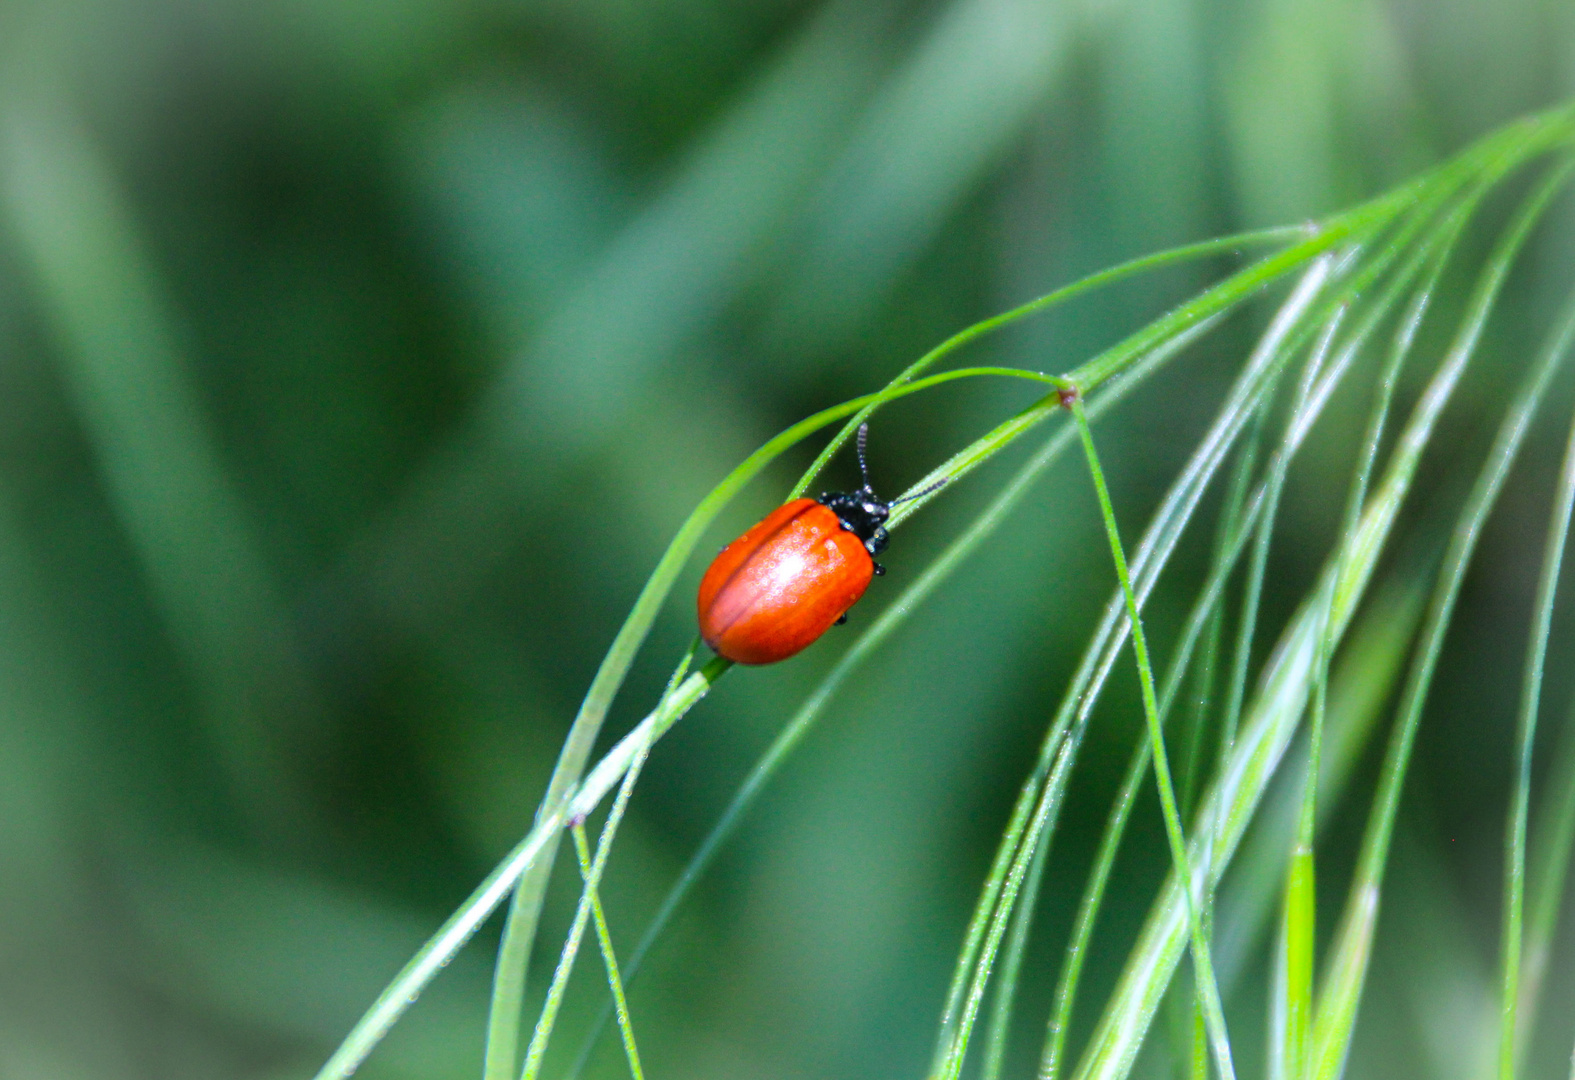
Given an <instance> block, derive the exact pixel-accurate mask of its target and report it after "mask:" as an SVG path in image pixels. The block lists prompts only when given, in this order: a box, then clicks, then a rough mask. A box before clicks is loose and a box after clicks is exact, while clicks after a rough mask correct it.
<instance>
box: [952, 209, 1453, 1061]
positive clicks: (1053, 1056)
mask: <svg viewBox="0 0 1575 1080" xmlns="http://www.w3.org/2000/svg"><path fill="white" fill-rule="evenodd" d="M1453 190H1454V189H1453V186H1450V187H1449V188H1447V189H1445V190H1441V191H1439V192H1436V193H1433V194H1432V195H1429V196H1428V197H1427V198H1425V199H1422V200H1420V201H1419V203H1418V205H1417V206H1416V207H1415V208H1413V209H1412V210H1411V211H1410V212H1408V213H1407V214H1406V217H1405V220H1404V221H1403V222H1402V224H1401V226H1400V227H1399V229H1398V230H1397V233H1396V235H1395V236H1394V237H1392V238H1390V239H1389V241H1388V242H1387V243H1386V245H1385V246H1384V248H1383V249H1382V250H1380V252H1379V253H1378V254H1377V255H1376V256H1375V257H1374V258H1371V259H1369V260H1366V262H1365V263H1364V264H1363V265H1362V266H1361V267H1360V268H1359V269H1358V270H1357V271H1356V272H1355V273H1353V274H1352V275H1351V277H1350V279H1349V280H1347V281H1346V282H1344V283H1342V284H1340V285H1338V286H1337V287H1334V288H1331V289H1330V290H1329V291H1330V292H1331V294H1332V295H1331V296H1330V297H1329V299H1327V300H1326V301H1324V305H1323V306H1324V308H1325V309H1326V310H1328V311H1329V312H1330V314H1329V315H1328V317H1327V318H1326V320H1325V325H1326V326H1330V325H1337V324H1338V321H1339V319H1338V317H1337V316H1339V314H1340V313H1341V312H1342V311H1343V310H1344V307H1345V305H1346V304H1348V303H1350V302H1352V300H1353V299H1355V298H1359V297H1360V296H1361V295H1362V294H1363V293H1364V291H1365V290H1366V288H1367V287H1368V286H1369V285H1370V284H1372V283H1373V282H1375V281H1377V280H1379V279H1380V278H1381V277H1382V275H1383V274H1384V273H1385V272H1386V271H1387V270H1388V268H1389V266H1390V264H1391V263H1392V262H1393V261H1394V260H1395V259H1396V258H1398V256H1399V255H1400V254H1401V253H1402V252H1404V251H1405V250H1406V247H1407V245H1408V244H1409V243H1410V242H1411V241H1412V239H1414V237H1415V235H1416V233H1417V232H1418V231H1419V230H1420V229H1421V228H1423V227H1424V226H1425V225H1427V224H1428V223H1429V222H1430V221H1431V220H1432V219H1433V217H1434V216H1435V215H1436V213H1437V211H1438V209H1439V208H1440V207H1441V206H1442V205H1443V204H1444V203H1445V202H1446V201H1447V199H1448V198H1449V197H1450V195H1451V194H1452V193H1453ZM1352 257H1354V253H1353V254H1352V255H1348V259H1349V258H1352ZM1416 262H1417V260H1416V259H1412V260H1411V262H1410V264H1408V265H1407V266H1406V267H1405V268H1404V269H1403V270H1402V271H1401V273H1400V274H1398V275H1397V276H1396V280H1395V282H1394V283H1392V284H1390V285H1389V286H1387V287H1386V289H1385V290H1384V292H1383V294H1382V295H1381V298H1380V299H1379V300H1378V301H1377V302H1376V303H1374V304H1371V305H1369V306H1370V307H1371V308H1372V309H1373V311H1372V312H1371V313H1370V314H1369V315H1367V316H1366V317H1365V318H1364V319H1362V320H1360V321H1359V323H1358V327H1359V328H1358V330H1357V331H1356V332H1355V333H1354V334H1353V335H1352V336H1351V340H1350V341H1349V342H1347V343H1344V344H1342V346H1341V349H1340V351H1339V354H1338V356H1337V359H1336V361H1335V363H1334V365H1333V366H1334V369H1335V370H1333V371H1331V372H1330V373H1329V375H1328V376H1326V377H1325V378H1324V379H1323V382H1322V384H1321V389H1320V395H1321V396H1320V398H1319V407H1320V408H1321V405H1322V403H1323V401H1325V400H1327V395H1328V393H1329V392H1331V391H1332V388H1333V387H1334V385H1336V384H1337V383H1338V382H1339V379H1340V376H1341V375H1343V373H1344V371H1345V370H1346V368H1348V367H1349V365H1350V364H1351V362H1352V360H1353V359H1354V357H1355V355H1356V354H1357V352H1358V351H1359V349H1360V348H1361V345H1362V343H1363V341H1365V339H1366V336H1367V335H1368V334H1369V333H1371V331H1372V330H1373V328H1374V327H1375V326H1376V325H1377V324H1378V322H1379V321H1381V319H1382V317H1383V315H1384V314H1385V313H1386V312H1387V311H1388V310H1389V308H1390V306H1392V304H1393V303H1394V300H1395V297H1396V296H1398V294H1399V293H1400V292H1402V291H1403V290H1404V288H1405V286H1406V285H1407V284H1409V282H1410V281H1411V280H1412V278H1413V277H1414V274H1415V269H1416ZM1307 325H1308V323H1307V321H1306V320H1303V322H1302V324H1300V326H1298V327H1297V328H1296V329H1294V330H1293V331H1292V333H1291V334H1290V335H1289V338H1288V340H1289V342H1290V343H1291V344H1289V345H1288V346H1286V348H1287V355H1288V354H1289V352H1291V351H1294V349H1295V348H1296V347H1297V345H1296V343H1298V342H1299V341H1300V340H1301V339H1302V338H1303V337H1305V336H1306V329H1305V327H1306V326H1307ZM1275 378H1277V376H1274V377H1271V379H1270V380H1269V383H1268V385H1267V386H1266V387H1265V388H1264V389H1263V390H1262V391H1261V394H1262V397H1263V398H1264V399H1265V400H1267V399H1268V398H1271V397H1272V395H1273V385H1274V381H1275ZM1316 411H1317V410H1312V412H1313V413H1316ZM1254 415H1255V416H1256V420H1255V421H1254V422H1255V424H1256V425H1258V426H1260V427H1261V424H1262V421H1263V417H1264V415H1265V409H1264V408H1263V407H1259V408H1258V409H1257V410H1256V412H1255V414H1254ZM1302 423H1303V424H1304V427H1305V425H1306V424H1310V419H1307V420H1304V421H1302ZM1304 434H1305V430H1303V431H1301V432H1300V433H1298V435H1297V438H1296V441H1297V445H1299V444H1300V441H1299V440H1300V435H1304ZM1249 472H1250V467H1249V468H1248V469H1238V470H1237V471H1236V473H1237V475H1236V477H1235V479H1234V480H1233V481H1232V489H1231V494H1230V495H1229V496H1228V497H1227V501H1230V502H1234V501H1235V500H1238V499H1239V497H1240V496H1241V494H1242V493H1244V491H1245V484H1246V480H1247V478H1248V475H1249ZM1228 532H1229V530H1222V531H1221V534H1220V540H1221V541H1223V539H1224V537H1225V536H1226V535H1228ZM1216 555H1218V551H1216ZM1116 600H1117V602H1119V600H1120V597H1119V595H1118V596H1117V598H1116ZM1215 621H1216V624H1217V621H1218V612H1216V615H1215ZM1206 663H1207V664H1208V666H1209V667H1210V668H1212V666H1213V661H1212V660H1209V661H1206ZM1195 727H1196V728H1197V729H1198V730H1201V717H1200V718H1199V723H1198V724H1197V725H1195ZM1194 741H1195V740H1194ZM1225 749H1226V748H1225V747H1224V746H1222V747H1221V753H1222V754H1223V753H1224V752H1225ZM1188 756H1189V759H1191V758H1192V756H1193V755H1191V754H1189V755H1188ZM1194 765H1195V762H1191V763H1190V764H1189V770H1190V769H1191V768H1192V767H1193V766H1194ZM1190 784H1191V780H1190V779H1189V781H1188V786H1189V788H1190ZM1183 803H1184V808H1183V816H1187V815H1188V814H1189V813H1190V811H1189V810H1188V809H1186V806H1189V805H1190V798H1189V797H1186V796H1184V797H1183ZM1043 859H1044V854H1043V852H1042V851H1041V853H1040V854H1039V855H1038V856H1037V857H1036V859H1035V866H1036V867H1040V866H1042V865H1043ZM1205 876H1206V875H1205ZM1038 887H1039V873H1038V872H1037V871H1036V870H1034V869H1032V868H1031V869H1030V872H1029V876H1028V879H1027V881H1026V882H1025V883H1024V886H1023V889H1022V893H1021V897H1020V900H1019V911H1018V914H1017V918H1016V920H1015V922H1014V929H1013V933H1012V937H1011V940H1010V942H1009V944H1008V946H1007V952H1006V958H1005V961H1004V963H1003V966H1002V972H1001V980H1000V987H999V989H998V991H997V994H996V999H995V1002H994V1005H993V1006H992V1011H991V1019H990V1024H989V1027H988V1029H987V1032H986V1037H985V1045H986V1053H985V1062H984V1068H983V1071H982V1072H981V1078H982V1080H992V1078H993V1077H994V1076H995V1075H996V1074H997V1073H998V1070H999V1068H1000V1064H1001V1062H1002V1060H1003V1058H1004V1053H1005V1041H1006V1034H1007V1027H1008V1025H1009V1021H1010V1017H1011V1007H1012V999H1013V997H1014V995H1015V991H1016V979H1017V976H1018V973H1019V971H1020V969H1021V958H1022V955H1023V950H1024V948H1025V947H1026V942H1027V936H1028V930H1029V925H1030V923H1031V920H1032V916H1033V909H1034V906H1035V901H1036V898H1037V895H1038ZM1206 914H1207V905H1205V915H1206ZM1090 925H1091V924H1090ZM1078 963H1079V964H1080V961H1078ZM1074 981H1075V979H1074ZM1051 1023H1052V1029H1051V1031H1050V1032H1049V1033H1048V1034H1047V1039H1046V1046H1045V1049H1044V1051H1043V1052H1042V1053H1041V1058H1040V1068H1041V1070H1042V1071H1043V1070H1045V1069H1049V1070H1050V1071H1051V1072H1053V1071H1054V1070H1055V1068H1057V1067H1058V1063H1059V1060H1060V1058H1059V1055H1060V1051H1061V1047H1060V1046H1058V1045H1054V1044H1055V1042H1056V1040H1055V1032H1056V1031H1057V1030H1062V1031H1064V1022H1063V1023H1062V1024H1060V1025H1057V1024H1056V1021H1055V1020H1054V1019H1052V1022H1051ZM1199 1023H1200V1024H1201V1016H1200V1017H1199ZM1199 1037H1200V1039H1201V1038H1202V1036H1201V1035H1200V1036H1199ZM1204 1053H1205V1056H1206V1052H1204Z"/></svg>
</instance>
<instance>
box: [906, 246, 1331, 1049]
mask: <svg viewBox="0 0 1575 1080" xmlns="http://www.w3.org/2000/svg"><path fill="white" fill-rule="evenodd" d="M1330 268H1331V260H1329V259H1327V258H1323V259H1319V260H1318V261H1317V262H1315V263H1314V264H1313V265H1312V266H1311V267H1309V268H1308V269H1307V271H1306V272H1305V273H1304V274H1303V276H1302V279H1301V281H1300V282H1299V283H1298V284H1297V286H1296V287H1295V288H1294V289H1293V290H1292V291H1291V295H1290V296H1289V297H1288V298H1287V299H1286V300H1285V301H1284V303H1283V304H1282V305H1281V307H1280V310H1279V311H1278V312H1277V313H1276V315H1275V318H1274V319H1273V320H1272V321H1271V323H1270V325H1269V328H1268V329H1267V330H1266V331H1265V333H1264V335H1263V337H1262V339H1261V340H1260V341H1259V343H1258V346H1257V348H1255V349H1254V351H1253V354H1252V356H1251V357H1249V359H1248V362H1247V364H1246V365H1245V366H1244V368H1243V370H1242V371H1241V373H1240V374H1239V375H1238V376H1237V381H1236V384H1235V386H1234V387H1233V388H1232V390H1231V392H1230V394H1229V395H1227V399H1226V402H1225V404H1224V406H1223V407H1222V408H1221V410H1220V413H1219V415H1218V416H1217V418H1216V420H1215V422H1214V425H1213V426H1212V427H1211V429H1210V430H1209V432H1208V433H1207V434H1206V435H1205V436H1204V438H1203V440H1202V442H1201V444H1200V445H1199V447H1198V448H1197V450H1196V451H1195V452H1194V453H1193V456H1192V458H1191V460H1190V461H1189V462H1188V463H1187V466H1186V467H1185V468H1184V469H1183V470H1182V473H1181V475H1180V476H1179V477H1178V478H1177V480H1176V482H1175V483H1174V484H1173V486H1172V487H1171V490H1170V491H1169V492H1168V493H1167V495H1166V497H1165V499H1164V501H1163V502H1162V504H1161V505H1160V508H1159V509H1158V511H1156V513H1155V515H1154V518H1153V520H1152V522H1151V524H1150V526H1149V529H1148V531H1147V533H1146V534H1145V535H1144V538H1143V541H1142V543H1141V544H1140V545H1139V546H1138V550H1137V555H1136V557H1135V558H1134V559H1133V560H1132V566H1131V570H1132V575H1133V578H1134V579H1135V582H1136V592H1137V596H1138V603H1139V605H1140V606H1141V604H1142V603H1143V602H1144V601H1145V600H1146V598H1147V596H1148V593H1149V591H1150V590H1151V589H1152V588H1153V587H1154V584H1155V582H1156V581H1157V580H1158V577H1159V573H1160V572H1161V571H1162V570H1163V568H1164V566H1165V564H1166V562H1167V561H1168V559H1169V557H1170V554H1171V553H1172V552H1173V551H1174V550H1175V545H1176V543H1177V542H1178V541H1179V539H1180V536H1181V533H1182V531H1183V530H1184V529H1185V527H1186V525H1187V523H1188V522H1189V521H1190V520H1191V516H1192V513H1193V512H1194V511H1195V510H1196V508H1197V505H1198V502H1199V500H1200V499H1201V498H1202V496H1203V493H1204V491H1205V490H1206V489H1207V486H1208V483H1209V481H1210V479H1211V478H1212V477H1213V475H1214V473H1215V471H1216V470H1217V469H1218V468H1219V466H1220V464H1221V462H1222V461H1223V460H1224V458H1225V456H1226V454H1227V453H1228V452H1229V450H1230V447H1231V445H1232V444H1233V443H1234V441H1235V439H1236V438H1237V437H1238V436H1239V435H1240V433H1241V430H1242V426H1243V424H1245V422H1246V420H1247V419H1248V418H1249V417H1250V416H1251V415H1253V413H1254V412H1255V411H1256V410H1257V409H1258V408H1259V406H1260V405H1261V403H1262V400H1263V395H1264V394H1265V392H1266V389H1267V387H1268V385H1270V384H1272V382H1273V379H1274V377H1275V374H1276V373H1277V372H1278V370H1279V368H1280V366H1281V364H1282V363H1283V359H1284V357H1285V356H1287V355H1289V351H1288V350H1287V349H1286V348H1285V347H1284V346H1285V342H1286V341H1287V339H1292V338H1294V337H1295V335H1296V327H1297V325H1298V323H1299V321H1300V320H1301V319H1302V318H1303V317H1304V316H1305V314H1306V312H1307V311H1308V309H1309V308H1310V307H1312V306H1313V305H1314V303H1315V301H1316V300H1317V298H1318V296H1319V295H1320V291H1321V290H1322V289H1323V286H1324V285H1325V283H1326V282H1327V281H1328V279H1329V273H1330ZM1204 325H1207V324H1204ZM1196 329H1198V328H1194V330H1191V331H1188V333H1189V334H1190V333H1193V332H1195V330H1196ZM922 482H923V481H921V483H922ZM1128 630H1129V623H1128V622H1127V620H1126V607H1125V597H1124V595H1123V593H1122V592H1121V590H1120V589H1119V588H1118V589H1117V590H1116V591H1115V595H1114V596H1113V597H1112V598H1111V600H1110V602H1109V603H1108V604H1107V605H1106V608H1105V614H1104V617H1103V619H1102V621H1101V623H1100V625H1099V627H1098V629H1097V630H1096V631H1095V633H1094V636H1093V638H1092V640H1091V641H1090V643H1089V645H1088V648H1087V649H1086V651H1085V652H1084V656H1083V660H1082V662H1081V663H1080V665H1079V668H1078V671H1077V673H1076V674H1075V675H1074V676H1073V679H1072V682H1071V685H1070V686H1069V687H1068V688H1067V691H1066V693H1065V695H1064V697H1063V699H1062V702H1061V705H1060V707H1059V709H1058V710H1057V713H1056V716H1055V719H1054V720H1053V721H1052V722H1051V725H1050V729H1049V731H1048V732H1047V733H1046V735H1045V738H1044V741H1043V743H1042V744H1041V749H1040V756H1039V759H1038V761H1037V763H1036V765H1035V767H1034V770H1033V771H1032V772H1031V773H1030V775H1029V777H1028V779H1027V780H1026V781H1025V782H1024V784H1023V788H1022V791H1021V792H1020V793H1019V796H1018V801H1017V804H1016V806H1015V807H1014V809H1013V812H1012V817H1011V819H1010V821H1009V823H1008V825H1007V828H1006V830H1005V832H1004V833H1003V835H1002V838H1001V842H1000V846H999V848H998V850H997V852H996V861H995V863H994V864H993V865H992V869H991V872H990V874H989V875H988V876H987V877H986V879H985V885H984V888H983V889H982V890H981V895H980V898H979V903H978V905H977V906H976V907H975V909H974V916H973V919H972V921H971V922H970V924H969V930H968V934H967V937H966V938H965V942H964V946H963V949H962V950H961V951H960V953H959V955H958V961H957V968H956V971H955V973H954V976H953V980H952V985H951V988H950V990H949V991H948V994H947V998H946V1006H945V1009H944V1011H943V1012H942V1015H941V1025H940V1033H939V1036H938V1038H937V1044H936V1057H935V1064H934V1066H933V1069H932V1071H933V1072H935V1073H937V1074H941V1073H943V1071H944V1069H945V1068H946V1067H947V1063H948V1062H949V1061H950V1060H951V1059H952V1058H953V1057H954V1052H955V1048H956V1046H957V1044H958V1042H959V1041H964V1042H965V1041H966V1039H967V1035H968V1029H967V1026H966V1025H965V1024H964V1023H963V1022H962V1020H961V1018H960V1009H961V1005H962V1003H963V1001H964V997H965V994H966V993H967V992H968V990H969V988H970V987H971V986H974V985H979V984H980V980H981V979H982V978H984V977H985V976H986V975H987V974H988V972H989V970H990V968H991V966H992V965H993V963H994V956H993V954H992V953H991V952H989V951H988V950H986V949H983V948H982V942H983V939H984V934H985V929H986V927H987V926H988V925H989V924H990V922H991V920H992V918H994V914H993V913H994V911H995V906H996V903H997V900H998V898H999V897H1000V895H1001V891H1002V885H1003V882H1004V879H1005V875H1006V872H1007V868H1008V867H1009V866H1010V865H1011V858H1012V854H1013V852H1015V851H1016V850H1017V849H1018V846H1019V845H1020V844H1021V843H1023V842H1024V836H1025V833H1024V829H1026V827H1027V821H1028V817H1027V815H1028V813H1029V809H1030V807H1032V806H1033V805H1034V802H1035V800H1036V799H1038V798H1039V792H1040V788H1039V785H1040V784H1043V785H1044V786H1045V790H1046V791H1047V792H1048V793H1049V794H1050V795H1051V796H1052V813H1050V814H1049V815H1047V816H1046V818H1045V819H1044V820H1045V822H1046V824H1049V823H1051V822H1054V821H1055V820H1056V812H1058V808H1059V806H1060V803H1061V799H1062V797H1063V795H1064V792H1065V789H1066V785H1067V783H1068V782H1069V778H1070V775H1071V770H1072V766H1073V764H1074V763H1075V761H1076V757H1077V751H1078V748H1079V747H1080V746H1081V744H1082V738H1083V734H1084V732H1085V731H1086V729H1087V725H1088V722H1089V718H1090V716H1091V715H1092V713H1093V709H1094V707H1095V705H1096V704H1097V703H1098V700H1099V696H1100V692H1101V690H1102V689H1103V687H1104V685H1105V683H1106V681H1107V679H1108V677H1109V675H1110V672H1111V671H1112V669H1113V668H1114V666H1115V663H1116V661H1117V658H1118V656H1119V653H1120V650H1121V647H1122V646H1123V645H1124V644H1125V639H1126V634H1127V633H1128ZM1034 842H1036V843H1037V839H1035V841H1034ZM1031 885H1033V881H1032V879H1030V881H1029V882H1028V883H1027V884H1026V885H1025V887H1024V890H1023V893H1024V902H1025V903H1026V904H1027V905H1028V906H1030V907H1032V905H1033V902H1034V896H1033V894H1032V891H1031V889H1030V888H1029V886H1031ZM1007 992H1008V993H1010V992H1011V990H1010V989H1009V988H1008V989H1007Z"/></svg>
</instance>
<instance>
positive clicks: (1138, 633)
mask: <svg viewBox="0 0 1575 1080" xmlns="http://www.w3.org/2000/svg"><path fill="white" fill-rule="evenodd" d="M1071 406H1072V415H1073V416H1074V417H1075V418H1076V419H1077V427H1078V432H1079V434H1081V435H1082V437H1083V451H1084V453H1086V454H1087V455H1088V471H1089V473H1090V474H1091V475H1092V476H1093V480H1094V490H1095V492H1096V493H1097V494H1098V496H1099V510H1100V513H1101V514H1102V515H1103V516H1104V519H1105V532H1106V534H1107V535H1108V536H1109V539H1110V557H1111V558H1112V559H1113V560H1114V561H1115V564H1116V577H1118V578H1119V579H1120V580H1121V591H1122V593H1123V594H1124V595H1125V596H1126V601H1127V618H1128V620H1129V621H1130V624H1131V627H1132V652H1133V654H1134V655H1135V656H1136V658H1137V666H1138V681H1139V683H1140V685H1141V689H1142V691H1143V717H1144V720H1145V721H1146V722H1147V724H1148V738H1149V746H1150V754H1151V755H1152V757H1153V759H1154V762H1153V764H1154V780H1155V782H1156V783H1157V784H1158V786H1159V799H1160V807H1161V809H1162V810H1163V812H1164V815H1165V835H1166V837H1167V839H1168V840H1169V841H1170V856H1171V859H1172V861H1173V862H1174V863H1175V864H1176V874H1177V875H1178V876H1179V877H1180V878H1181V881H1182V882H1183V887H1182V892H1183V894H1184V895H1185V896H1186V904H1187V921H1188V924H1189V928H1190V932H1191V936H1192V964H1193V969H1194V970H1195V972H1196V973H1197V983H1198V995H1199V997H1200V998H1201V999H1202V1003H1203V1016H1204V1020H1205V1022H1206V1023H1207V1024H1208V1027H1209V1042H1210V1043H1211V1044H1212V1047H1213V1050H1214V1065H1215V1067H1216V1068H1217V1069H1219V1072H1220V1077H1221V1080H1235V1076H1236V1067H1235V1065H1234V1064H1233V1062H1232V1060H1231V1049H1230V1036H1229V1033H1228V1032H1227V1031H1226V1028H1225V1011H1224V1007H1223V1005H1222V1004H1221V1002H1220V990H1219V984H1218V983H1217V982H1216V981H1215V978H1214V962H1213V960H1212V959H1211V958H1210V956H1209V942H1208V938H1207V937H1206V936H1205V932H1204V928H1203V924H1202V922H1200V921H1199V919H1198V902H1197V900H1196V899H1195V898H1194V896H1193V890H1192V885H1191V882H1192V868H1191V866H1190V865H1189V864H1188V859H1187V842H1186V837H1185V835H1184V833H1183V831H1182V825H1181V812H1180V810H1179V809H1178V808H1177V806H1176V791H1175V787H1174V786H1173V785H1172V783H1171V779H1170V764H1169V761H1168V760H1167V758H1166V756H1165V733H1164V730H1163V728H1162V726H1161V725H1160V722H1159V704H1158V702H1157V701H1156V700H1155V698H1154V672H1153V670H1152V669H1151V668H1150V666H1149V661H1148V644H1147V642H1146V640H1145V639H1144V635H1143V621H1142V617H1141V615H1140V613H1139V612H1138V604H1137V595H1136V594H1135V593H1134V592H1133V591H1132V578H1131V575H1130V574H1129V573H1128V572H1127V558H1126V554H1125V552H1123V551H1122V548H1121V531H1120V529H1119V528H1118V527H1117V525H1116V511H1115V508H1114V507H1113V506H1111V505H1110V492H1109V490H1108V489H1107V487H1106V486H1105V474H1104V472H1103V470H1101V469H1100V467H1099V455H1098V453H1097V452H1095V450H1094V434H1093V431H1092V430H1090V428H1089V426H1088V414H1087V413H1086V412H1085V411H1084V409H1083V403H1082V402H1081V401H1079V400H1078V399H1077V398H1076V397H1073V398H1072V399H1071Z"/></svg>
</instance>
